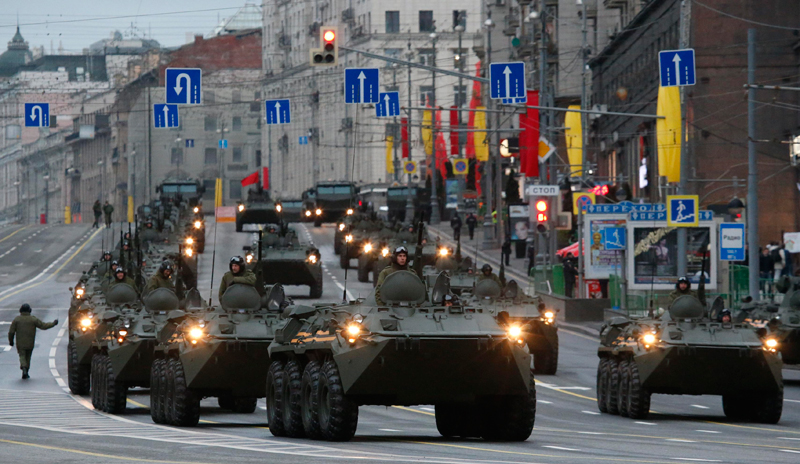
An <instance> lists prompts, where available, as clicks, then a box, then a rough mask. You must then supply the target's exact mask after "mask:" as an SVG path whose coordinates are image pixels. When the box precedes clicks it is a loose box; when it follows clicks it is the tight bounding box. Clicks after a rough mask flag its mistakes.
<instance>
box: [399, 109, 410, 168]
mask: <svg viewBox="0 0 800 464" xmlns="http://www.w3.org/2000/svg"><path fill="white" fill-rule="evenodd" d="M400 141H401V142H402V147H403V159H407V158H408V118H400Z"/></svg>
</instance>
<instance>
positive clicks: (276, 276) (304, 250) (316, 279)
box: [245, 225, 323, 298]
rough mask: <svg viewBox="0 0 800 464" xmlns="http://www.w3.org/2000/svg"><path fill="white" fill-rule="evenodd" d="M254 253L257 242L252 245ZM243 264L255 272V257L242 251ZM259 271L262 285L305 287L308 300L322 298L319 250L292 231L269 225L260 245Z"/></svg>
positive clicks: (248, 251)
mask: <svg viewBox="0 0 800 464" xmlns="http://www.w3.org/2000/svg"><path fill="white" fill-rule="evenodd" d="M254 246H255V247H256V250H257V249H258V242H256V243H255V244H254ZM245 251H246V252H247V258H246V259H247V261H248V263H252V264H253V265H252V266H251V267H253V268H255V267H256V266H255V265H256V264H257V263H256V261H257V260H258V256H254V255H253V254H252V247H245ZM260 255H261V261H260V267H259V268H255V272H256V274H259V275H260V276H261V278H262V280H263V283H264V284H266V285H274V284H281V285H308V287H309V294H310V297H311V298H319V297H321V296H322V282H323V280H322V259H321V255H320V252H319V250H318V249H317V248H316V247H315V246H314V245H313V244H310V243H308V242H306V241H304V240H301V239H300V237H299V236H298V235H297V233H296V232H295V231H294V229H292V228H290V227H286V226H277V225H269V226H268V227H267V231H266V233H265V234H264V236H263V240H262V244H261V254H260Z"/></svg>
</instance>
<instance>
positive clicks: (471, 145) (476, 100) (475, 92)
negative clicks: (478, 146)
mask: <svg viewBox="0 0 800 464" xmlns="http://www.w3.org/2000/svg"><path fill="white" fill-rule="evenodd" d="M475 76H477V77H480V76H481V62H480V61H478V62H477V63H476V64H475ZM480 105H481V83H480V82H478V81H474V82H473V83H472V98H470V100H469V109H471V110H474V109H476V108H478V107H479V106H480ZM467 125H468V126H469V127H470V128H473V127H475V112H474V111H470V112H469V116H468V117H467ZM484 127H486V126H484ZM466 134H467V138H466V141H467V143H466V145H465V147H464V151H465V153H464V154H465V155H466V156H467V158H474V157H475V134H474V133H473V132H467V133H466Z"/></svg>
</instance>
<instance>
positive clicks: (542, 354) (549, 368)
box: [533, 344, 558, 375]
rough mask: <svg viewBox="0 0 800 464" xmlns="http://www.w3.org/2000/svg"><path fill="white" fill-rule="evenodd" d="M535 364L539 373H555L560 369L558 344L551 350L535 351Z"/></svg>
mask: <svg viewBox="0 0 800 464" xmlns="http://www.w3.org/2000/svg"><path fill="white" fill-rule="evenodd" d="M533 365H534V366H535V367H536V373H537V374H542V375H555V373H556V371H557V370H558V344H556V345H555V346H553V347H552V348H551V349H549V350H544V351H537V352H535V353H534V355H533Z"/></svg>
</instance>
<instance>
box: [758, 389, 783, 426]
mask: <svg viewBox="0 0 800 464" xmlns="http://www.w3.org/2000/svg"><path fill="white" fill-rule="evenodd" d="M754 406H755V408H754V411H753V419H754V420H755V421H756V422H760V423H762V424H777V423H778V421H780V420H781V414H783V386H781V389H780V390H778V391H777V392H772V393H759V394H758V395H756V396H755V405H754Z"/></svg>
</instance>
